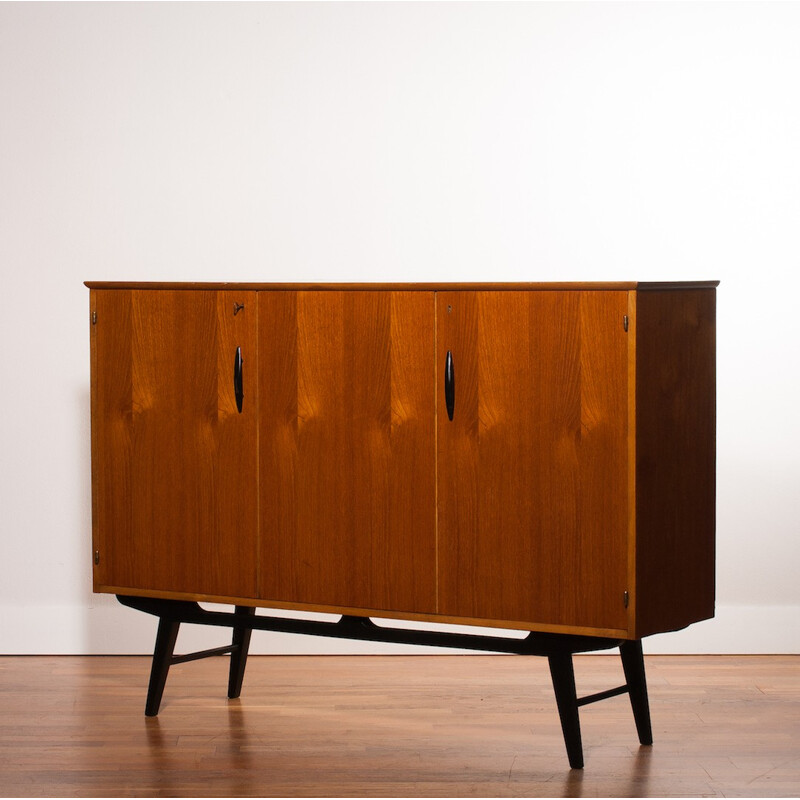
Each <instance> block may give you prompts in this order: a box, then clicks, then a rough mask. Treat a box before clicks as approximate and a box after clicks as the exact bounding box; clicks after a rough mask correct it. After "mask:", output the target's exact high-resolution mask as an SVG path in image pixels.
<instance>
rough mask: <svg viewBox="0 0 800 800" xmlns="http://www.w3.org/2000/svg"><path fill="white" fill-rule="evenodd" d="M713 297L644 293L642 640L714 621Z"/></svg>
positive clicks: (640, 320)
mask: <svg viewBox="0 0 800 800" xmlns="http://www.w3.org/2000/svg"><path fill="white" fill-rule="evenodd" d="M715 303H716V293H715V291H714V290H713V289H700V290H680V291H645V292H638V293H637V301H636V305H637V311H636V315H637V322H636V337H637V338H636V381H637V388H636V528H637V534H636V536H637V540H636V584H637V587H638V588H637V602H636V632H637V635H638V636H645V635H648V634H651V633H658V632H663V631H669V630H677V629H679V628H682V627H685V626H686V625H688V624H690V623H692V622H696V621H698V620H701V619H707V618H709V617H712V616H713V615H714V557H715V544H714V536H715V532H714V529H715V491H716V474H715V470H716V436H715V428H716V391H715V381H716V355H715V352H716V332H715V317H716V306H715Z"/></svg>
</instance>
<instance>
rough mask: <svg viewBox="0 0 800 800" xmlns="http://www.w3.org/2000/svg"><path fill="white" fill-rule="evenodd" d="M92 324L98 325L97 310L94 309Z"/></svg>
mask: <svg viewBox="0 0 800 800" xmlns="http://www.w3.org/2000/svg"><path fill="white" fill-rule="evenodd" d="M92 325H97V312H96V311H92Z"/></svg>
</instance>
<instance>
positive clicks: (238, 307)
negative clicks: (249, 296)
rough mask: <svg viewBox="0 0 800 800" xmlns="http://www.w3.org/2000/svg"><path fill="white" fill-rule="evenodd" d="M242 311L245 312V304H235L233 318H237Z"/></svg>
mask: <svg viewBox="0 0 800 800" xmlns="http://www.w3.org/2000/svg"><path fill="white" fill-rule="evenodd" d="M240 311H244V303H234V304H233V316H234V317H235V316H236V315H237V314H238V313H239V312H240Z"/></svg>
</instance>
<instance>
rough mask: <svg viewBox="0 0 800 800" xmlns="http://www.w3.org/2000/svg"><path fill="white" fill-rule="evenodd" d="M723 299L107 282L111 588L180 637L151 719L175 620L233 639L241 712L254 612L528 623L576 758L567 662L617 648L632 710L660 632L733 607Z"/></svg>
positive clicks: (671, 287)
mask: <svg viewBox="0 0 800 800" xmlns="http://www.w3.org/2000/svg"><path fill="white" fill-rule="evenodd" d="M716 285H717V282H715V281H710V282H696V283H619V282H618V283H583V284H563V283H561V284H541V283H535V284H386V285H383V284H330V285H317V284H313V285H297V284H255V283H249V284H230V283H218V284H152V283H147V284H142V283H138V284H137V283H130V284H128V283H91V282H90V283H87V286H89V288H90V289H91V297H90V303H91V309H90V311H91V321H92V324H91V344H92V487H93V569H94V587H95V591H99V592H111V593H114V594H117V595H118V596H120V598H121V599H122V600H123V602H125V603H126V604H127V605H131V606H133V607H136V608H140V609H141V610H144V611H148V612H149V613H155V614H157V615H158V616H159V617H160V618H161V620H162V623H161V627H160V634H159V643H158V645H157V652H156V659H155V661H154V671H153V676H154V682H152V683H151V695H150V698H149V700H148V713H156V712H157V710H158V701H160V697H161V691H163V683H164V680H165V679H166V674H167V670H168V667H169V663H172V662H171V661H170V659H173V656H172V650H173V648H174V636H175V635H177V625H179V624H180V622H182V621H183V622H186V621H197V622H202V623H206V624H217V625H220V624H221V625H229V626H230V627H232V628H233V629H234V631H235V633H234V644H233V645H232V648H233V652H234V654H235V658H233V659H232V674H231V686H230V687H229V688H230V690H231V692H233V694H232V695H231V696H235V695H236V694H238V689H237V688H236V687H237V686H238V687H239V689H240V688H241V676H242V674H243V672H244V664H245V660H246V651H247V644H246V642H247V641H248V640H249V639H248V637H249V630H250V629H252V628H268V629H273V630H274V629H278V628H276V627H275V626H276V624H277V623H276V622H275V618H266V617H260V616H255V615H254V614H253V611H252V609H253V608H254V607H258V606H261V607H268V608H284V609H286V608H288V609H295V610H298V611H305V610H313V611H332V612H335V613H339V614H342V615H344V617H343V621H342V623H341V624H340V625H338V627H337V626H336V625H333V626H332V625H330V624H325V623H320V624H321V625H327V628H325V629H324V630H323V629H318V628H314V626H313V625H312V626H311V628H314V629H313V630H312V629H309V628H308V626H306V629H305V630H304V631H303V632H311V633H319V634H321V635H334V636H339V635H341V636H353V637H356V638H368V639H376V638H379V639H380V640H386V639H387V638H391V639H392V640H395V641H396V640H398V637H399V638H400V639H401V640H405V639H403V637H402V636H401V635H400V633H399V632H398V630H397V629H390V628H385V627H381V628H379V630H380V631H382V632H381V633H379V634H376V633H375V631H374V630H373V628H375V627H377V626H371V627H370V624H369V619H368V618H369V617H383V618H389V619H391V618H394V619H413V620H423V621H430V622H454V623H460V624H465V625H483V626H490V627H505V628H517V629H521V630H527V631H530V632H531V634H530V636H529V638H528V639H526V640H523V641H525V642H527V644H526V645H525V646H524V647H521V648H520V649H518V650H516V651H515V652H536V653H538V654H544V655H548V657H550V662H551V669H553V678H554V685H555V687H556V692H557V696H558V697H559V707H560V710H562V712H563V713H562V722H564V723H565V727H564V730H565V735H567V738H568V750H570V760H571V763H573V765H577V763H578V761H580V758H579V750H580V746H579V733H578V749H577V751H576V749H575V747H574V746H572V747H571V749H570V744H569V738H570V736H571V735H572V734H569V733H568V728H570V725H571V724H572V723H570V722H569V719H572V717H574V722H575V725H577V705H576V703H577V702H578V701H577V699H576V698H575V692H574V679H572V678H571V669H572V667H571V653H573V652H579V651H580V650H582V649H585V650H592V649H598V646H606V647H613V646H615V645H620V644H621V645H623V648H622V649H623V656H624V658H623V660H624V662H625V663H626V676H627V680H628V683H627V684H626V687H621V688H620V690H613V691H614V692H617V693H618V691H622V690H629V691H630V694H631V698H632V700H634V699H635V698H634V691H633V687H634V686H636V685H641V686H642V687H643V686H644V672H643V667H642V669H641V675H640V676H637V675H638V674H637V675H634V673H635V671H636V669H637V667H636V665H637V664H639V663H640V662H641V644H640V640H641V638H642V637H643V636H647V635H650V634H653V633H661V632H665V631H670V630H676V629H679V628H682V627H685V626H686V625H689V624H691V623H692V622H696V621H698V620H702V619H706V618H708V617H710V616H713V612H714V524H715V521H714V497H715V294H716V292H715V287H716ZM203 600H206V601H216V602H227V603H231V604H233V605H235V606H236V607H237V610H236V613H235V614H228V615H221V616H217V617H213V616H208V612H203V611H202V609H200V608H199V606H197V605H196V602H197V601H203ZM204 615H205V616H204ZM359 619H360V620H361V622H359ZM300 628H303V625H301V626H300ZM281 629H284V628H281ZM297 630H298V631H299V630H300V629H299V628H298V629H297ZM387 631H388V633H386V632H387ZM245 632H246V633H247V635H245ZM237 637H238V638H237ZM543 637H544V638H543ZM559 637H561V638H559ZM420 638H421V639H425V637H424V636H423V635H422V634H421V633H420ZM456 638H457V639H458V644H457V646H470V644H472V645H475V644H476V643H477V641H478V639H479V638H480V637H476V636H474V635H467V634H465V635H456ZM489 638H490V639H491V637H489ZM462 639H463V640H465V641H461V640H462ZM451 641H452V642H453V643H454V644H455V643H456V639H453V640H451ZM557 641H558V644H557V645H556V642H557ZM237 643H238V644H237ZM484 644H485V645H486V646H485V647H484V648H483V649H488V648H490V647H491V646H492V645H493V644H494V642H493V641H488V642H485V643H484ZM237 648H238V649H237ZM548 648H550V650H548ZM631 648H633V649H631ZM228 649H229V650H230V648H228ZM637 653H638V655H637ZM237 654H238V655H237ZM565 659H566V660H565ZM156 662H158V663H156ZM567 662H568V663H567ZM234 672H237V676H238V677H237V676H235V675H234ZM570 686H571V689H570ZM559 687H561V688H559ZM602 694H603V695H604V696H605V695H607V694H608V693H602ZM639 694H640V695H641V692H640V693H639ZM643 697H644V701H643V702H644V708H645V709H646V691H645V693H644V695H643ZM564 698H567V699H566V700H564ZM595 699H601V698H599V697H598V698H595ZM562 701H563V702H562ZM564 703H566V704H567V706H569V708H566V706H565V707H564V708H563V709H562V706H563V705H564ZM573 705H574V709H572V706H573ZM634 710H635V712H636V713H637V723H638V722H639V721H640V718H641V720H643V719H644V717H643V714H644V711H643V710H642V706H641V703H640V707H639V709H638V710H637V708H636V703H635V702H634ZM573 711H574V714H573ZM565 720H566V721H565ZM642 724H643V725H644V723H642ZM573 727H575V726H573ZM645 727H646V728H647V729H648V730H649V717H648V720H647V725H646V726H645ZM643 730H644V728H642V727H640V735H643ZM573 733H574V731H573ZM573 738H574V737H573ZM644 738H647V737H646V735H645V737H644ZM573 745H574V742H573Z"/></svg>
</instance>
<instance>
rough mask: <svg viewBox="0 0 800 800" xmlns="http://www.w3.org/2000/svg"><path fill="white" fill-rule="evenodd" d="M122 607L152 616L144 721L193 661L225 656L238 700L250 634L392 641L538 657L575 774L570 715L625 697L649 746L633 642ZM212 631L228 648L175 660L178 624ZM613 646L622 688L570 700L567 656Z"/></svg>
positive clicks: (188, 605)
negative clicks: (226, 632)
mask: <svg viewBox="0 0 800 800" xmlns="http://www.w3.org/2000/svg"><path fill="white" fill-rule="evenodd" d="M117 599H118V600H119V601H120V603H122V604H123V605H126V606H129V607H130V608H135V609H137V610H139V611H144V612H146V613H148V614H153V615H155V616H157V617H159V623H158V634H157V636H156V647H155V652H154V653H153V666H152V670H151V673H150V688H149V689H148V693H147V705H146V708H145V714H147V716H150V717H152V716H155V715H156V714H158V709H159V706H160V704H161V697H162V695H163V693H164V685H165V683H166V680H167V674H168V673H169V668H170V666H171V665H172V664H179V663H182V662H185V661H193V660H195V659H198V658H206V657H208V656H213V655H220V654H222V653H230V654H231V664H230V672H229V675H228V697H229V698H236V697H239V695H240V694H241V691H242V681H243V679H244V671H245V666H246V664H247V653H248V650H249V647H250V635H251V632H252V631H253V630H267V631H280V632H283V633H301V634H306V635H308V634H310V635H313V636H330V637H335V638H340V639H359V640H362V641H371V642H393V643H398V644H416V645H420V644H421V645H430V646H434V647H457V648H462V649H467V650H481V651H485V652H496V653H516V654H518V655H529V656H544V657H546V658H547V660H548V663H549V666H550V676H551V677H552V680H553V691H554V693H555V696H556V704H557V706H558V715H559V718H560V720H561V730H562V732H563V734H564V743H565V745H566V748H567V756H568V758H569V764H570V766H571V767H572V768H573V769H581V768H582V767H583V747H582V743H581V727H580V718H579V715H578V709H579V708H580V706H584V705H588V704H589V703H596V702H598V701H599V700H605V699H607V698H609V697H615V696H617V695H620V694H626V693H627V694H628V695H629V696H630V701H631V708H632V710H633V717H634V720H635V722H636V730H637V732H638V734H639V741H640V742H641V743H642V744H652V742H653V734H652V730H651V727H650V709H649V705H648V701H647V682H646V680H645V673H644V658H643V656H642V643H641V641H639V640H636V641H626V640H620V639H604V638H600V637H591V636H573V635H571V634H555V633H530V634H528V636H526V637H525V638H524V639H510V638H506V637H497V636H484V635H478V634H468V633H440V632H436V631H418V630H408V629H403V628H388V627H384V626H383V625H380V626H379V625H376V624H375V623H374V622H372V620H371V619H369V618H368V617H355V616H343V617H342V618H341V619H340V620H339V621H338V622H317V621H314V620H300V619H292V618H290V617H289V618H287V617H269V616H260V615H258V614H256V613H255V609H254V608H250V607H248V606H236V609H235V612H234V613H230V612H221V611H206V610H205V609H203V608H201V607H200V606H199V605H198V604H197V603H192V602H187V601H183V600H161V599H155V598H147V597H128V596H123V595H118V596H117ZM183 622H186V623H192V624H199V625H212V626H216V627H226V628H231V629H232V630H233V638H232V642H231V644H230V645H227V646H225V647H215V648H212V649H210V650H203V651H201V652H199V653H189V654H188V655H183V656H175V655H173V651H174V649H175V640H176V638H177V636H178V630H179V628H180V625H181V623H183ZM612 647H619V649H620V656H621V658H622V666H623V669H624V672H625V680H626V683H625V685H624V686H618V687H616V688H614V689H608V690H607V691H604V692H598V693H597V694H593V695H589V696H588V697H580V698H579V697H578V696H577V694H576V690H575V673H574V669H573V664H572V656H573V655H574V654H575V653H585V652H591V651H595V650H608V649H610V648H612Z"/></svg>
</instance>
